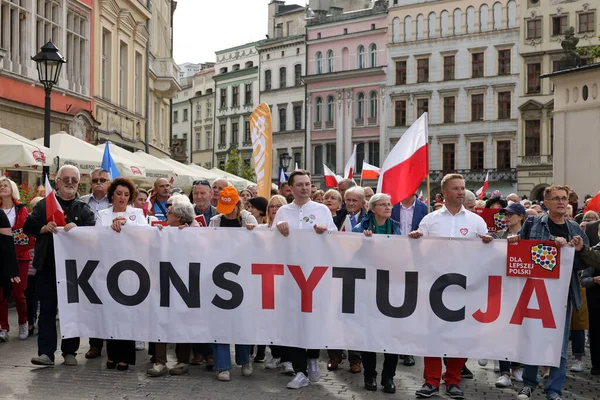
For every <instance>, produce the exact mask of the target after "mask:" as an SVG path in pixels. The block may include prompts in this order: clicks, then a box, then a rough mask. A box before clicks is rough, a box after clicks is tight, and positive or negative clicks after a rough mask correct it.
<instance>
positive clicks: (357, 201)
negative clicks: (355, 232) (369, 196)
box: [333, 186, 366, 232]
mask: <svg viewBox="0 0 600 400" xmlns="http://www.w3.org/2000/svg"><path fill="white" fill-rule="evenodd" d="M344 204H346V208H343V209H341V210H340V211H338V213H337V214H336V215H335V217H333V222H334V223H335V226H337V228H338V231H341V230H342V228H344V227H345V228H346V229H345V230H344V231H346V232H352V228H354V227H355V226H356V225H358V224H359V223H360V221H362V219H363V218H364V217H365V214H366V210H365V204H366V202H365V190H364V189H363V188H361V187H360V186H353V187H351V188H349V189H347V190H346V191H345V192H344Z"/></svg>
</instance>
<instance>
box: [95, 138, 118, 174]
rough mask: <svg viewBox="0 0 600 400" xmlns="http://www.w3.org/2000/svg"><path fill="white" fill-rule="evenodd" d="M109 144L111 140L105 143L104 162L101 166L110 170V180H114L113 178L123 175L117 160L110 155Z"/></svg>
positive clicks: (107, 170)
mask: <svg viewBox="0 0 600 400" xmlns="http://www.w3.org/2000/svg"><path fill="white" fill-rule="evenodd" d="M109 144H110V142H106V143H105V146H104V155H103V156H102V164H101V165H100V168H102V169H103V170H105V171H106V172H108V174H109V175H110V180H111V181H112V180H113V179H115V178H118V177H119V176H121V174H119V170H118V169H117V164H115V161H114V160H113V159H112V157H111V156H110V150H109Z"/></svg>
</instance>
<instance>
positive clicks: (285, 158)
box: [279, 153, 292, 172]
mask: <svg viewBox="0 0 600 400" xmlns="http://www.w3.org/2000/svg"><path fill="white" fill-rule="evenodd" d="M290 162H292V157H290V155H289V154H288V153H282V154H281V155H279V166H280V167H281V168H282V169H283V172H287V169H288V168H289V167H290Z"/></svg>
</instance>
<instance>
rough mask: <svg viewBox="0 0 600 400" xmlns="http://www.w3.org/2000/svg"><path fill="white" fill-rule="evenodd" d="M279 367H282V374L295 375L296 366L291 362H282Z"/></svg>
mask: <svg viewBox="0 0 600 400" xmlns="http://www.w3.org/2000/svg"><path fill="white" fill-rule="evenodd" d="M279 366H280V367H281V373H282V374H294V373H295V371H294V366H293V365H292V363H291V362H289V361H286V362H282V363H281V364H279Z"/></svg>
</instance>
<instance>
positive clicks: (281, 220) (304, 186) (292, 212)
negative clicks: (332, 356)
mask: <svg viewBox="0 0 600 400" xmlns="http://www.w3.org/2000/svg"><path fill="white" fill-rule="evenodd" d="M288 183H289V185H290V187H291V188H292V194H293V195H294V201H293V202H292V203H290V204H286V205H285V206H283V207H281V208H279V210H277V214H275V220H274V221H273V225H274V226H276V227H277V230H279V232H281V234H282V235H283V236H286V237H287V236H289V234H290V229H314V230H315V232H317V233H318V234H322V233H324V232H327V231H333V232H334V231H337V227H336V226H335V224H334V223H333V218H332V217H331V211H329V209H328V208H327V206H325V205H324V204H320V203H316V202H314V201H311V200H310V183H311V182H310V177H309V175H308V174H307V173H306V171H303V170H296V171H294V172H292V173H291V174H290V177H289V179H288ZM287 350H288V351H291V358H292V364H293V367H294V372H295V373H296V377H295V378H294V379H293V380H292V381H290V382H289V383H288V384H287V387H288V388H289V389H299V388H301V387H304V386H308V382H309V381H310V382H317V381H318V380H319V379H320V377H321V372H320V370H319V365H318V363H317V361H318V358H319V350H306V349H299V348H287ZM307 358H308V360H307ZM307 361H308V362H307Z"/></svg>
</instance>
